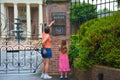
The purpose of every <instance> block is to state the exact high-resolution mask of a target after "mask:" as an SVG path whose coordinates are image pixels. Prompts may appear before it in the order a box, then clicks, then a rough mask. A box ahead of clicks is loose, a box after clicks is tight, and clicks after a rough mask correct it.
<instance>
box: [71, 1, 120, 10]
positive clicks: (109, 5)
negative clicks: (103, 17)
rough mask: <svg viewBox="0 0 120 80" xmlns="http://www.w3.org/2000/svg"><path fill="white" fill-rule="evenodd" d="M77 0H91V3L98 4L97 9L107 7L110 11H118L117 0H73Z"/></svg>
mask: <svg viewBox="0 0 120 80" xmlns="http://www.w3.org/2000/svg"><path fill="white" fill-rule="evenodd" d="M75 1H78V2H83V1H85V2H87V3H88V1H89V3H91V4H98V5H97V11H99V10H101V9H104V8H107V9H108V10H110V11H116V10H117V9H118V8H117V2H116V0H93V1H92V0H72V2H75Z"/></svg>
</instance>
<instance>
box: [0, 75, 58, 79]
mask: <svg viewBox="0 0 120 80" xmlns="http://www.w3.org/2000/svg"><path fill="white" fill-rule="evenodd" d="M57 78H58V77H57V76H53V78H52V79H49V80H59V79H57ZM0 80H43V79H41V78H40V75H38V74H0Z"/></svg>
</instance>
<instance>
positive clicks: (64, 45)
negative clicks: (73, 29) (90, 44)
mask: <svg viewBox="0 0 120 80" xmlns="http://www.w3.org/2000/svg"><path fill="white" fill-rule="evenodd" d="M60 50H61V52H62V53H63V54H65V53H67V51H68V49H67V45H66V40H62V42H61V48H60Z"/></svg>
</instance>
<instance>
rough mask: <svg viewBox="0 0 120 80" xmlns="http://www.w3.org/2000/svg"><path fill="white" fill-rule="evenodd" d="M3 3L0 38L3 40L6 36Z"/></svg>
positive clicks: (2, 7)
mask: <svg viewBox="0 0 120 80" xmlns="http://www.w3.org/2000/svg"><path fill="white" fill-rule="evenodd" d="M5 10H6V9H5V6H4V3H1V24H2V25H1V37H2V38H5V37H6V35H7V32H6V31H7V24H6V11H5Z"/></svg>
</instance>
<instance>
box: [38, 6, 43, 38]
mask: <svg viewBox="0 0 120 80" xmlns="http://www.w3.org/2000/svg"><path fill="white" fill-rule="evenodd" d="M38 21H39V38H41V37H42V25H43V10H42V4H39V20H38Z"/></svg>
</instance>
